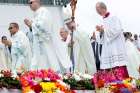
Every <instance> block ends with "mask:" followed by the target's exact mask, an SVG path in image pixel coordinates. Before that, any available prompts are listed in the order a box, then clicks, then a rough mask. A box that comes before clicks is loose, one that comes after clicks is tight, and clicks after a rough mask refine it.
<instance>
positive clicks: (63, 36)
mask: <svg viewBox="0 0 140 93" xmlns="http://www.w3.org/2000/svg"><path fill="white" fill-rule="evenodd" d="M60 36H61V37H62V38H63V39H66V38H67V36H68V32H66V31H64V30H63V29H61V31H60Z"/></svg>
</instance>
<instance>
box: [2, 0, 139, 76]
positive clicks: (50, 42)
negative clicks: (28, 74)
mask: <svg viewBox="0 0 140 93" xmlns="http://www.w3.org/2000/svg"><path fill="white" fill-rule="evenodd" d="M29 5H30V8H31V10H32V11H34V12H35V13H34V18H33V19H32V20H31V19H27V18H25V20H24V22H25V25H26V26H27V27H28V28H29V33H28V34H25V33H23V32H22V31H21V30H20V27H19V25H18V23H16V22H12V23H10V25H9V28H8V30H9V31H10V34H11V39H10V40H9V39H7V37H6V36H3V37H2V40H1V41H2V43H3V47H2V45H1V48H0V62H1V64H0V69H1V70H5V69H10V70H11V71H12V72H13V73H19V72H20V73H21V72H22V71H28V70H38V69H48V68H51V69H53V70H55V71H57V72H58V73H68V72H80V73H88V74H94V73H96V72H97V71H101V70H109V69H118V68H121V69H123V70H124V71H125V72H126V76H128V75H130V76H132V77H136V78H138V77H139V73H138V69H139V65H140V37H139V36H138V35H134V38H133V37H132V34H131V33H130V32H123V27H122V25H121V22H120V20H119V18H118V17H116V16H114V15H112V14H111V13H110V12H108V10H107V6H106V5H105V4H104V3H103V2H98V3H97V4H96V11H97V13H98V14H99V15H100V16H101V17H103V24H100V25H97V26H95V28H96V31H93V35H92V36H91V38H90V37H89V36H88V35H87V34H86V32H85V31H83V30H81V29H80V28H78V26H77V24H76V22H75V21H73V20H72V18H71V17H72V12H71V10H70V8H69V7H70V5H67V7H65V8H63V15H64V16H63V18H64V20H63V22H64V26H63V27H62V28H60V31H59V34H58V33H57V32H56V30H55V29H54V26H53V25H54V24H55V22H53V21H52V19H53V18H52V16H51V11H49V10H47V9H46V8H45V7H42V6H41V4H40V0H29ZM56 21H57V20H56ZM60 37H61V38H60Z"/></svg>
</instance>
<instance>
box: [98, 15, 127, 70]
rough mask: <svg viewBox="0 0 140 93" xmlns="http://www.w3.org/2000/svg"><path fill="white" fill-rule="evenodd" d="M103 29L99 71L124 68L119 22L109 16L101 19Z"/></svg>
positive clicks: (122, 39) (122, 38)
mask: <svg viewBox="0 0 140 93" xmlns="http://www.w3.org/2000/svg"><path fill="white" fill-rule="evenodd" d="M103 27H104V32H103V36H102V39H101V40H102V43H103V46H102V55H101V69H109V68H114V67H117V66H126V64H127V56H126V48H125V39H124V36H123V29H122V26H121V22H120V20H119V19H118V18H117V17H116V16H112V15H110V14H109V15H108V16H107V17H106V18H104V19H103Z"/></svg>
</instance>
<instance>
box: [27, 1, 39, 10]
mask: <svg viewBox="0 0 140 93" xmlns="http://www.w3.org/2000/svg"><path fill="white" fill-rule="evenodd" d="M29 4H30V8H31V9H32V10H33V11H36V10H37V9H38V8H39V7H40V4H41V1H40V0H29Z"/></svg>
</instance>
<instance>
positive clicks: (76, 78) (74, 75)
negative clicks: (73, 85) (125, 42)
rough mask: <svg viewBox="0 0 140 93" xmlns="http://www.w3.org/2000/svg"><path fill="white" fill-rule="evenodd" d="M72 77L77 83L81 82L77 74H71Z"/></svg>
mask: <svg viewBox="0 0 140 93" xmlns="http://www.w3.org/2000/svg"><path fill="white" fill-rule="evenodd" d="M73 77H74V78H75V80H77V81H80V80H81V78H80V76H79V75H77V74H73Z"/></svg>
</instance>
